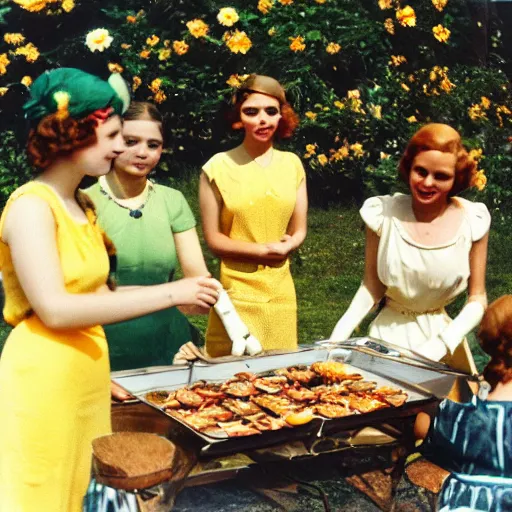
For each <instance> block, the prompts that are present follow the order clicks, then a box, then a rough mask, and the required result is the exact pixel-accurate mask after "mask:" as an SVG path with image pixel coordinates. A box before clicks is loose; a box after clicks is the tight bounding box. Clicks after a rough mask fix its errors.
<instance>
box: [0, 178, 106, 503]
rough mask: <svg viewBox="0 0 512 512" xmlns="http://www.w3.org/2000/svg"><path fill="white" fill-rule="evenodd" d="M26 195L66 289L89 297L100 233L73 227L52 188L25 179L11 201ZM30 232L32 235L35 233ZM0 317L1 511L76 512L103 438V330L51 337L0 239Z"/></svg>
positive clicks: (100, 270) (97, 275)
mask: <svg viewBox="0 0 512 512" xmlns="http://www.w3.org/2000/svg"><path fill="white" fill-rule="evenodd" d="M21 195H34V196H38V197H40V198H42V199H43V200H44V201H46V202H47V203H48V204H49V206H50V208H51V210H52V212H53V215H54V218H55V222H56V240H57V246H58V251H59V255H60V261H61V265H62V272H63V275H64V281H65V286H66V289H67V291H68V292H70V293H87V292H94V291H95V290H97V289H98V287H100V286H101V285H103V284H105V283H106V280H107V275H108V269H109V263H108V256H107V251H106V249H105V243H104V240H103V236H102V232H101V231H100V229H99V228H98V227H97V226H96V225H95V223H94V220H95V219H94V213H93V212H92V211H87V212H86V213H87V217H88V220H89V222H88V223H85V224H80V223H78V222H77V221H75V220H74V219H73V218H72V217H71V216H70V215H69V213H68V212H67V210H66V209H65V207H64V205H63V203H62V202H61V200H60V199H59V197H58V196H57V195H56V194H55V192H53V190H52V189H51V188H50V187H48V186H47V185H44V184H42V183H38V182H30V183H27V184H26V185H24V186H22V187H20V188H19V189H18V190H16V191H15V192H14V193H13V194H12V196H11V198H10V199H9V201H8V203H7V205H6V207H5V209H4V212H3V215H2V218H1V219H0V234H1V231H2V229H3V223H4V219H5V215H6V212H7V210H8V209H9V207H10V205H11V204H12V202H13V201H14V200H16V199H17V198H19V197H20V196H21ZM34 229H37V228H36V227H35V228H34ZM0 263H1V270H2V273H3V281H4V287H5V296H6V302H5V308H4V317H5V320H6V321H7V322H8V323H9V324H11V325H13V326H15V327H14V329H13V330H12V332H11V334H10V335H9V337H8V339H7V342H6V344H5V347H4V350H3V352H2V355H1V358H0V411H1V412H0V414H1V417H0V511H2V512H4V511H5V512H32V511H34V512H79V511H81V507H82V500H83V497H84V495H85V492H86V490H87V485H88V482H89V478H90V470H91V453H92V448H91V441H92V440H93V439H94V438H95V437H98V436H101V435H104V434H108V433H109V432H110V429H111V427H110V386H109V372H110V369H109V362H108V348H107V343H106V340H105V335H104V332H103V328H102V327H101V326H99V325H98V326H94V327H90V328H86V329H73V330H62V331H55V330H51V329H49V328H47V327H46V326H45V325H44V324H43V323H42V322H41V320H40V319H39V318H38V317H37V316H36V315H35V314H34V313H33V312H32V311H31V307H30V304H29V303H28V301H27V298H26V297H25V295H24V293H23V290H22V288H21V286H20V284H19V281H18V278H17V276H16V274H15V271H14V268H13V264H12V260H11V254H10V250H9V247H8V246H7V245H6V244H5V243H3V241H0Z"/></svg>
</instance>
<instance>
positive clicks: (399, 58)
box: [389, 55, 407, 67]
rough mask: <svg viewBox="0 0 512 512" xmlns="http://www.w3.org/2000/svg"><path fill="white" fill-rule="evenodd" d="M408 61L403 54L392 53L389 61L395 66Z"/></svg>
mask: <svg viewBox="0 0 512 512" xmlns="http://www.w3.org/2000/svg"><path fill="white" fill-rule="evenodd" d="M406 62H407V59H406V58H405V57H404V56H403V55H391V60H390V61H389V63H390V64H392V65H393V66H395V67H397V66H400V64H405V63H406Z"/></svg>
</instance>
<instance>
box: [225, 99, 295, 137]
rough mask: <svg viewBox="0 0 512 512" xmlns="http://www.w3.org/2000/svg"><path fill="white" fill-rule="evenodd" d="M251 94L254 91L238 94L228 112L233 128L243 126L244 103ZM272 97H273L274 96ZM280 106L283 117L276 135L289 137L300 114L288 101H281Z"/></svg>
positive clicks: (229, 121) (228, 118)
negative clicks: (241, 117)
mask: <svg viewBox="0 0 512 512" xmlns="http://www.w3.org/2000/svg"><path fill="white" fill-rule="evenodd" d="M251 94H254V92H252V91H247V90H246V91H242V92H240V93H238V94H237V95H236V97H235V101H234V103H233V106H232V108H231V110H230V111H229V112H228V114H227V120H228V123H229V124H230V126H231V128H233V130H239V129H240V128H242V123H241V121H240V112H241V109H242V104H243V103H244V102H245V100H246V99H247V98H248V97H249V96H250V95H251ZM258 94H263V93H258ZM271 97H272V98H273V97H274V96H271ZM276 99H277V98H276ZM279 107H280V109H281V119H279V124H278V125H277V130H276V134H275V136H276V137H277V138H278V139H289V138H290V137H291V136H292V135H293V132H294V131H295V130H296V129H297V127H298V126H299V123H300V120H299V116H298V115H297V114H296V113H295V110H293V108H292V106H291V105H290V104H289V103H288V102H284V103H281V102H279Z"/></svg>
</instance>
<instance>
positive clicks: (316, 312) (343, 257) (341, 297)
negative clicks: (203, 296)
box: [0, 185, 512, 367]
mask: <svg viewBox="0 0 512 512" xmlns="http://www.w3.org/2000/svg"><path fill="white" fill-rule="evenodd" d="M194 190H197V189H195V187H193V186H192V185H190V186H189V187H186V190H184V193H185V195H186V196H187V198H188V199H189V200H190V203H191V206H192V209H193V210H194V211H195V213H196V215H197V213H198V212H197V201H196V200H195V192H194ZM308 225H309V230H308V236H307V238H306V241H305V243H304V245H303V246H302V247H301V248H300V250H299V251H298V252H297V253H296V254H294V256H293V265H292V267H293V268H292V272H293V275H294V279H295V285H296V289H297V297H298V308H299V341H300V343H310V342H312V341H314V340H318V339H323V338H326V337H328V336H329V335H330V333H331V330H332V328H333V327H334V325H335V324H336V321H337V320H338V318H339V317H340V315H341V313H342V312H343V311H344V310H345V309H346V308H347V306H348V304H349V302H350V300H351V298H352V296H353V294H354V293H355V291H356V290H357V288H358V286H359V283H360V281H361V278H362V275H363V265H364V261H363V255H364V230H363V223H362V221H361V220H360V217H359V215H358V212H357V208H356V207H355V206H353V205H347V206H346V207H336V208H331V209H329V210H322V209H318V208H311V210H310V213H309V220H308ZM510 235H511V228H510V227H509V226H508V225H507V224H504V223H502V224H498V223H495V224H494V225H493V228H492V231H491V237H490V246H489V260H488V271H487V289H488V295H489V301H492V300H494V299H496V298H497V297H499V296H500V295H503V294H505V293H511V292H512V268H511V267H510V265H509V264H508V261H509V255H510V254H512V237H511V236H510ZM205 254H206V256H207V260H208V265H209V268H210V269H211V270H212V272H213V274H214V275H218V261H217V260H216V259H215V258H214V257H213V256H212V255H211V254H210V253H209V252H208V250H207V249H205ZM463 301H464V298H460V299H459V300H458V301H457V302H456V304H454V305H453V306H452V307H451V308H450V309H451V314H453V313H454V312H456V311H457V310H458V308H460V306H461V304H462V303H463ZM370 320H371V319H370V318H368V319H367V320H366V321H365V322H364V323H363V325H362V328H361V332H364V331H365V329H366V326H367V325H368V323H369V321H370ZM192 322H193V323H194V324H195V325H196V326H197V327H198V328H199V329H200V330H202V331H204V329H205V327H206V317H193V318H192ZM8 330H9V329H8V327H7V326H6V325H5V324H3V325H2V327H1V329H0V347H1V346H2V345H3V340H4V339H5V337H6V335H7V333H8ZM470 340H471V341H472V348H473V350H474V351H475V356H476V359H477V363H478V365H479V366H480V367H481V366H482V365H483V364H484V363H485V355H484V356H482V353H481V351H480V350H479V347H478V346H477V344H476V341H475V338H474V336H470Z"/></svg>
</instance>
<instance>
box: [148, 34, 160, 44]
mask: <svg viewBox="0 0 512 512" xmlns="http://www.w3.org/2000/svg"><path fill="white" fill-rule="evenodd" d="M159 42H160V38H159V37H158V36H155V34H153V35H152V36H151V37H148V38H147V39H146V44H147V45H148V46H156V45H157V44H158V43H159Z"/></svg>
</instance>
